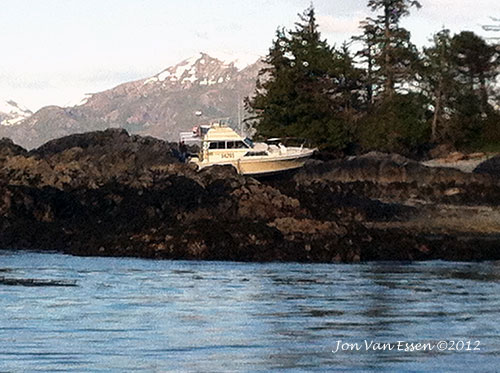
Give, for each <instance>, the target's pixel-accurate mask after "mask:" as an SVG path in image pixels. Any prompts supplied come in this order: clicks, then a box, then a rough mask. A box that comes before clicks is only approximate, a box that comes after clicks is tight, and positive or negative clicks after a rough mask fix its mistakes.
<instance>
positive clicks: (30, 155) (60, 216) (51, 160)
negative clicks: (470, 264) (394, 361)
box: [0, 129, 500, 262]
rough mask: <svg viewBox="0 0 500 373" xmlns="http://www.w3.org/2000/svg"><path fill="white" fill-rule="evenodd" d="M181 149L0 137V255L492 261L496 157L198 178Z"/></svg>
mask: <svg viewBox="0 0 500 373" xmlns="http://www.w3.org/2000/svg"><path fill="white" fill-rule="evenodd" d="M176 146H177V145H176V144H172V143H168V142H166V141H163V140H159V139H155V138H152V137H141V136H138V135H129V134H128V133H127V132H126V131H125V130H123V129H108V130H105V131H97V132H89V133H84V134H76V135H70V136H67V137H63V138H60V139H56V140H52V141H49V142H47V143H45V144H44V145H42V146H41V147H39V148H37V149H34V150H32V151H27V150H25V149H24V148H22V147H20V146H17V145H15V144H14V143H13V142H12V141H10V140H8V139H3V140H1V141H0V189H1V196H2V197H1V198H0V247H2V248H4V249H16V250H17V249H27V250H51V251H60V252H64V253H69V254H74V255H96V256H134V257H144V258H157V259H193V260H236V261H298V262H359V261H373V260H399V261H401V260H402V261H410V260H432V259H443V260H458V261H470V260H498V259H500V176H499V175H500V174H499V172H498V171H499V167H498V165H499V160H498V159H499V158H498V156H497V157H496V158H493V159H490V160H489V161H486V162H485V163H483V164H480V165H479V166H478V167H477V169H476V170H475V171H474V172H472V173H465V172H461V171H459V170H456V169H451V168H443V167H427V166H424V165H423V164H421V163H420V162H417V161H413V160H410V159H408V158H405V157H402V156H399V155H395V154H384V153H375V152H373V153H368V154H364V155H359V156H353V157H345V158H341V159H331V160H326V161H321V160H311V161H310V162H309V163H308V164H306V167H304V168H303V169H301V170H300V171H298V172H295V173H294V174H288V175H282V176H279V177H272V178H267V179H259V180H257V179H254V178H250V177H244V176H241V175H238V174H237V173H236V171H235V170H234V169H233V168H232V167H230V166H215V167H210V168H208V169H204V170H202V171H197V169H196V167H195V166H193V165H191V164H183V163H180V162H179V161H177V159H176V158H174V157H173V155H172V154H173V153H175V151H174V150H175V149H176Z"/></svg>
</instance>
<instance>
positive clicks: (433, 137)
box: [431, 82, 441, 142]
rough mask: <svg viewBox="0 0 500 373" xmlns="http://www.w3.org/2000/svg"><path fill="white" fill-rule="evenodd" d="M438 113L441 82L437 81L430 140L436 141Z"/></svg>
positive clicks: (439, 112) (439, 110)
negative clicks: (437, 86)
mask: <svg viewBox="0 0 500 373" xmlns="http://www.w3.org/2000/svg"><path fill="white" fill-rule="evenodd" d="M440 114H441V82H440V83H439V88H438V90H437V92H436V106H435V108H434V116H433V117H432V125H431V142H436V140H437V123H438V118H439V115H440Z"/></svg>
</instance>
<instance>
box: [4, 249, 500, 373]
mask: <svg viewBox="0 0 500 373" xmlns="http://www.w3.org/2000/svg"><path fill="white" fill-rule="evenodd" d="M1 278H4V279H10V280H12V279H18V280H21V279H23V280H29V281H31V282H34V283H36V282H37V281H38V282H40V284H39V285H40V286H31V285H30V284H29V283H26V282H25V283H23V284H19V285H15V284H12V281H10V284H1V282H0V371H2V372H3V371H7V372H9V371H12V372H19V371H23V372H35V371H51V372H53V371H91V372H109V371H116V372H122V371H134V370H137V371H153V372H154V371H158V372H164V371H169V372H170V371H200V372H216V371H217V372H218V371H227V372H236V371H243V372H245V371H248V372H250V371H252V372H253V371H273V370H274V371H284V370H287V371H297V372H299V371H328V372H331V371H334V372H346V371H347V372H348V371H352V372H371V371H377V372H394V371H398V372H437V371H450V372H456V371H478V372H479V371H481V372H490V371H491V372H494V371H497V369H498V367H499V366H500V364H499V363H500V359H499V358H500V337H499V336H500V323H499V322H498V320H499V316H500V295H499V294H500V263H498V262H487V263H449V262H438V261H436V262H423V263H413V264H405V263H367V264H359V265H344V264H296V263H269V264H260V263H233V262H186V261H153V260H141V259H129V258H82V257H72V256H66V255H61V254H42V253H27V252H13V251H0V279H1ZM51 282H54V284H58V285H60V286H51ZM64 285H76V286H64ZM338 340H342V341H343V342H348V343H359V344H363V343H364V340H367V341H368V342H369V341H371V340H373V341H374V342H392V343H395V342H397V341H407V342H432V343H437V342H438V341H441V340H446V341H451V340H454V341H458V340H462V341H468V340H470V341H480V345H479V348H480V350H479V351H460V352H458V351H444V352H439V351H437V350H433V351H427V352H422V351H421V352H402V351H395V350H393V351H365V350H363V349H362V350H360V351H339V352H337V353H334V352H332V351H333V350H335V349H336V345H337V341H338ZM343 342H342V343H343ZM471 347H473V345H471Z"/></svg>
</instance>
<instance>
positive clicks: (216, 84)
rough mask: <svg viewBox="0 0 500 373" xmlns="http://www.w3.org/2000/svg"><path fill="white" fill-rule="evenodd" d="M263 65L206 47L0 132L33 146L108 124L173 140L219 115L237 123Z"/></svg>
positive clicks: (3, 128) (100, 128) (50, 108)
mask: <svg viewBox="0 0 500 373" xmlns="http://www.w3.org/2000/svg"><path fill="white" fill-rule="evenodd" d="M262 66H263V62H262V61H261V60H257V61H256V62H255V63H253V64H250V65H248V66H246V67H244V68H242V69H239V68H238V67H237V66H236V64H235V62H234V61H230V62H227V61H222V60H220V59H217V58H215V57H211V56H210V55H208V54H207V53H203V52H202V53H200V54H198V55H197V56H194V57H191V58H188V59H185V60H183V61H181V62H179V63H178V64H176V65H173V66H169V67H167V68H166V69H164V70H162V71H160V72H159V73H157V74H155V75H153V76H151V77H147V78H143V79H138V80H134V81H130V82H125V83H122V84H119V85H117V86H116V87H113V88H110V89H108V90H104V91H102V92H98V93H93V94H87V95H85V96H84V98H83V100H82V101H81V102H80V103H79V104H77V105H75V106H70V107H59V106H46V107H43V108H41V109H40V110H38V111H37V112H36V113H34V114H33V115H31V116H29V117H27V118H25V119H24V120H22V121H21V122H20V123H18V124H17V125H16V126H15V128H14V127H12V126H9V127H7V126H3V127H0V137H8V138H10V139H12V140H13V141H14V142H15V143H17V144H19V145H21V146H23V147H25V148H28V149H32V148H36V147H38V146H40V145H42V144H43V143H45V142H47V141H49V140H51V139H54V138H57V137H62V136H66V135H70V134H74V133H81V132H87V131H95V130H103V129H107V128H124V129H126V130H127V131H129V132H130V133H132V134H139V135H149V136H154V137H158V138H161V139H164V140H169V141H173V140H177V139H178V133H179V132H181V131H186V130H189V129H191V128H192V127H193V125H197V124H201V123H206V122H207V121H210V120H213V119H216V118H221V117H224V118H228V121H229V122H230V123H233V125H236V123H237V118H238V117H239V115H240V114H241V111H240V113H238V111H239V110H240V108H241V106H242V105H241V104H242V101H243V99H244V98H245V97H246V96H249V95H251V94H252V93H253V92H254V90H255V81H256V78H257V74H258V71H259V70H260V68H261V67H262ZM197 112H198V114H199V113H201V115H195V113H197Z"/></svg>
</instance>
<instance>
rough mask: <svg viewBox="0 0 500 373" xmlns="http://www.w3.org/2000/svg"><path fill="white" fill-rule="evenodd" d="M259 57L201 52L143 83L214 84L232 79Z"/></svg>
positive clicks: (163, 84)
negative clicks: (232, 76) (214, 55)
mask: <svg viewBox="0 0 500 373" xmlns="http://www.w3.org/2000/svg"><path fill="white" fill-rule="evenodd" d="M258 59H259V56H257V55H248V56H243V57H242V56H239V57H236V56H235V55H231V54H228V53H218V54H217V57H212V56H210V55H208V54H206V53H203V52H200V53H199V54H198V55H196V56H193V57H191V58H188V59H186V60H184V61H182V62H180V63H178V64H177V65H175V66H170V67H168V68H166V69H165V70H163V71H162V72H160V73H159V74H157V75H155V76H152V77H151V78H148V79H145V80H144V81H143V85H149V84H158V83H161V84H162V86H165V85H166V84H167V85H178V84H181V85H190V86H191V85H193V84H199V85H205V86H207V85H214V84H221V83H223V82H225V81H229V80H231V75H233V74H235V73H237V72H239V71H241V70H242V69H244V68H245V67H247V66H248V65H250V64H252V63H255V62H256V61H257V60H258Z"/></svg>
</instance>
